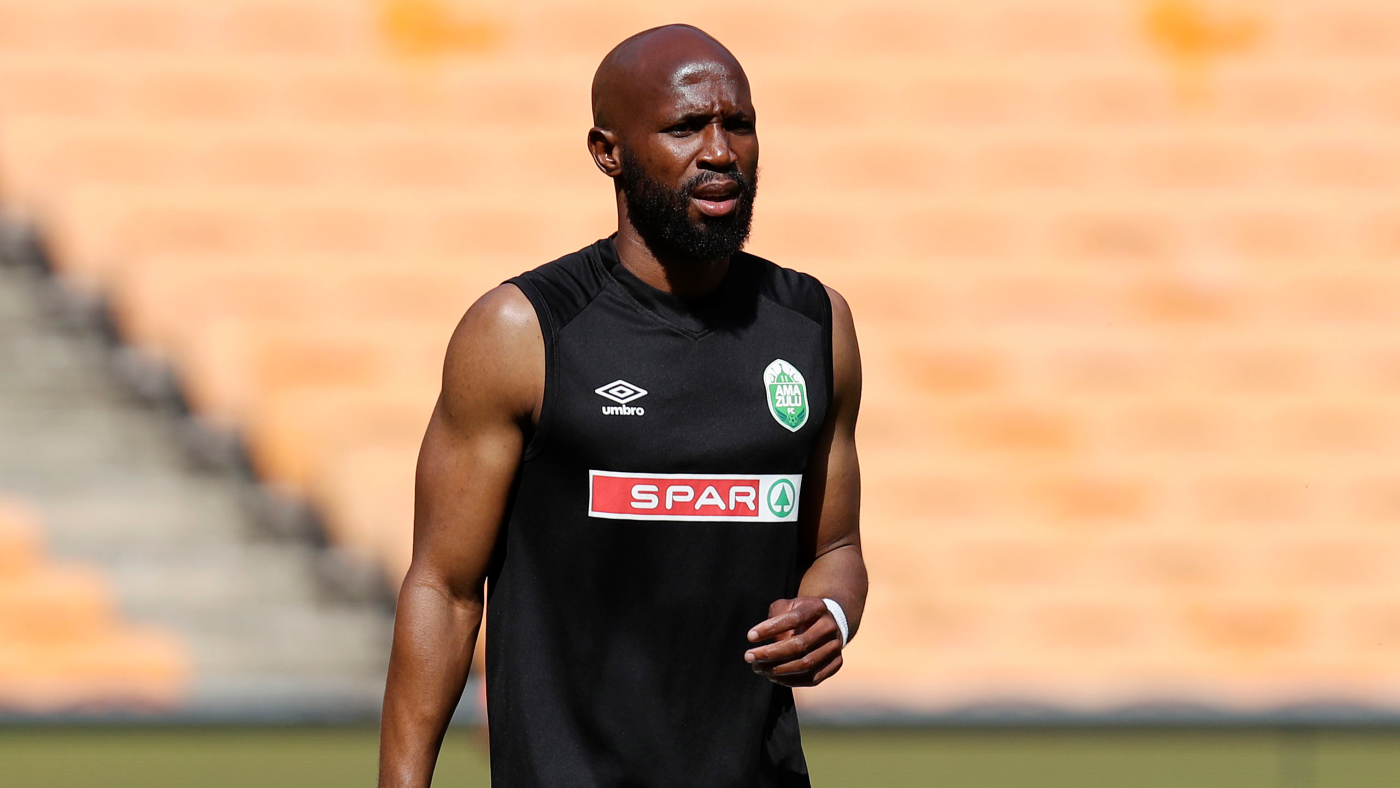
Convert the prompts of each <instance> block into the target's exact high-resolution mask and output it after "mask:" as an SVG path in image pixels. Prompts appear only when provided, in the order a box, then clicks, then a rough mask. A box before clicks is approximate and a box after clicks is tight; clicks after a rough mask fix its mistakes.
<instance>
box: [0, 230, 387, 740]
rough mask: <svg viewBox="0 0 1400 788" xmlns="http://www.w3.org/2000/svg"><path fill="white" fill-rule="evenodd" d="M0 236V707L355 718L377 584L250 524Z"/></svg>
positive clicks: (383, 619) (99, 338)
mask: <svg viewBox="0 0 1400 788" xmlns="http://www.w3.org/2000/svg"><path fill="white" fill-rule="evenodd" d="M9 240H10V241H11V243H9V244H4V245H0V246H3V247H4V248H3V249H0V252H3V253H0V258H3V261H0V370H4V374H3V376H0V436H3V440H0V491H4V493H5V494H6V495H7V496H13V497H7V498H0V718H6V717H18V718H25V717H29V716H32V715H41V716H49V717H52V716H58V717H68V718H72V719H92V718H94V717H99V718H130V719H165V720H176V719H178V720H204V721H219V720H223V719H237V720H262V721H266V722H281V721H292V720H341V719H366V718H372V717H373V715H374V713H375V712H376V710H377V707H378V704H379V700H380V698H381V695H382V691H383V679H384V675H383V671H384V667H385V661H386V657H387V647H388V627H389V618H388V614H387V608H386V607H385V605H384V604H383V596H382V591H380V590H379V589H377V588H373V587H370V588H366V587H360V588H357V589H356V588H351V587H349V586H347V585H346V584H345V583H343V582H342V583H331V582H325V580H326V579H327V577H328V573H340V575H341V579H344V576H345V573H346V572H347V570H352V569H353V567H346V566H342V565H340V564H339V563H338V562H336V561H335V559H334V555H333V554H331V553H326V552H325V551H321V550H318V549H316V548H315V547H314V546H313V545H310V544H307V543H306V542H305V541H304V540H301V539H295V538H288V537H287V535H286V534H278V533H277V532H276V530H275V529H274V528H273V527H272V526H271V525H270V522H271V521H269V519H268V518H267V517H260V516H257V514H256V513H257V512H260V511H264V510H266V509H267V505H266V502H265V501H264V500H263V498H262V496H260V495H259V494H258V493H257V490H256V488H255V487H252V486H250V485H249V484H248V482H247V481H246V478H245V476H246V475H245V474H240V473H239V472H237V469H236V467H229V466H227V464H220V463H217V462H213V461H212V458H210V457H209V456H208V455H209V450H208V449H207V448H205V449H203V450H200V449H199V448H198V447H197V446H192V445H190V440H189V438H190V437H191V434H190V432H189V428H188V426H187V425H183V424H182V422H181V421H180V420H178V419H177V418H175V417H174V413H173V412H172V411H171V410H170V409H169V408H164V407H160V406H158V405H155V404H153V403H152V402H151V401H150V399H149V398H147V397H145V396H143V395H142V394H141V393H140V392H138V391H137V390H136V389H135V388H134V387H133V385H131V384H132V381H131V380H129V373H123V372H122V371H121V368H120V367H121V365H120V358H121V356H120V354H119V353H114V352H113V347H112V346H111V344H110V342H109V341H108V340H107V338H105V337H104V336H103V335H102V334H101V332H100V331H99V330H97V327H96V326H94V325H93V324H92V323H91V318H92V317H93V315H92V314H91V312H90V311H89V310H84V309H83V308H81V307H80V306H78V305H75V304H74V303H73V302H72V299H69V298H66V297H64V295H63V291H61V290H60V289H59V288H58V287H57V286H56V284H55V283H54V282H53V281H52V280H51V279H50V278H49V277H48V276H47V274H46V273H45V272H44V271H43V270H42V269H40V268H38V267H36V266H34V265H32V264H31V263H32V260H27V259H26V256H27V254H29V252H30V250H26V248H25V247H26V245H25V244H23V243H15V241H16V240H17V239H16V238H15V237H14V235H13V233H11V235H10V238H9ZM258 503H262V505H261V506H259V505H255V504H258ZM283 519H284V521H285V520H286V519H287V518H286V517H285V516H284V518H283ZM45 542H46V543H47V545H45ZM45 547H47V551H45V549H44V548H45ZM367 595H368V596H367ZM376 595H377V596H376Z"/></svg>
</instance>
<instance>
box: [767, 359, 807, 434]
mask: <svg viewBox="0 0 1400 788" xmlns="http://www.w3.org/2000/svg"><path fill="white" fill-rule="evenodd" d="M763 388H764V391H765V392H766V393H767V394H768V412H769V413H771V414H773V418H774V419H776V420H777V422H778V423H779V424H781V425H783V427H784V428H786V429H787V430H789V431H791V432H797V431H798V430H800V429H802V425H804V424H806V423H807V412H808V409H807V380H806V378H803V377H802V373H801V372H798V371H797V367H794V366H793V365H791V364H789V363H787V362H786V361H783V360H782V359H780V358H779V359H774V360H773V363H772V364H769V365H768V368H767V369H765V370H763Z"/></svg>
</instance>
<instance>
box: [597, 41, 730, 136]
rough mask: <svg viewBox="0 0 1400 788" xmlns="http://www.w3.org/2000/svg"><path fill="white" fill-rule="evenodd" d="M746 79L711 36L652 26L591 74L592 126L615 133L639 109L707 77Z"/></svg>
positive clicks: (621, 47) (614, 52)
mask: <svg viewBox="0 0 1400 788" xmlns="http://www.w3.org/2000/svg"><path fill="white" fill-rule="evenodd" d="M721 74H722V75H725V76H726V77H728V78H732V79H738V80H742V81H743V82H744V83H746V84H747V82H748V77H747V76H746V75H745V74H744V68H743V66H741V65H739V61H738V59H736V58H735V57H734V55H733V53H731V52H730V51H729V50H728V49H726V48H725V46H724V45H723V44H721V43H720V42H719V41H717V40H716V39H715V38H714V36H711V35H710V34H709V33H706V32H705V31H703V30H701V29H700V28H698V27H693V26H691V25H665V26H662V27H654V28H652V29H650V30H643V31H642V32H640V33H638V34H636V35H634V36H632V37H630V38H628V39H626V40H625V41H623V42H622V43H620V44H618V45H617V46H615V47H613V49H612V51H611V52H609V53H608V54H607V56H606V57H604V58H603V62H602V63H600V64H598V70H597V72H595V73H594V74H593V125H594V126H597V127H599V128H605V129H611V128H616V126H617V124H619V123H622V122H624V121H625V119H626V118H628V117H629V116H630V115H631V114H632V112H633V111H635V110H636V109H637V108H638V107H639V106H645V104H646V102H648V101H651V100H654V99H655V98H656V97H657V95H658V94H664V93H667V92H669V91H670V90H673V89H675V88H678V87H681V86H683V85H685V84H687V83H690V82H693V81H696V80H699V79H703V78H705V77H710V76H718V75H721Z"/></svg>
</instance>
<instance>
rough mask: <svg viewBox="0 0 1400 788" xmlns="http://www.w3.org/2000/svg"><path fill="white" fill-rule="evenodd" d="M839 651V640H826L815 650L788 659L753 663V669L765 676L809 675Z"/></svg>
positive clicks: (823, 665) (824, 664)
mask: <svg viewBox="0 0 1400 788" xmlns="http://www.w3.org/2000/svg"><path fill="white" fill-rule="evenodd" d="M840 651H841V642H840V641H839V640H827V641H826V642H825V643H822V644H821V645H819V646H817V647H816V648H813V649H810V650H807V651H805V652H804V653H801V654H797V655H794V656H793V657H792V658H790V659H784V660H781V661H777V660H774V661H771V662H759V663H754V669H756V670H758V671H759V672H761V673H763V674H764V675H766V676H770V677H771V676H787V675H792V674H795V673H811V672H813V671H816V670H820V669H821V668H823V667H825V666H826V663H827V662H829V661H830V660H831V658H832V657H834V656H835V655H836V654H838V653H840Z"/></svg>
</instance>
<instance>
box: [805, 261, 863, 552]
mask: <svg viewBox="0 0 1400 788" xmlns="http://www.w3.org/2000/svg"><path fill="white" fill-rule="evenodd" d="M828 292H829V293H830V297H831V302H832V304H831V305H832V384H833V385H832V395H831V415H830V417H829V418H828V420H827V423H826V424H825V425H824V429H823V434H822V436H821V441H820V442H819V444H818V448H817V456H816V457H814V459H813V464H812V469H811V470H812V473H813V476H814V477H815V478H813V479H812V481H813V482H814V483H813V484H812V492H813V493H815V495H814V500H812V504H813V505H814V507H815V508H816V512H814V514H815V517H814V518H813V522H812V525H813V533H812V534H811V536H810V549H811V550H812V553H813V557H816V556H820V555H822V554H823V553H826V552H829V551H830V550H833V549H836V548H837V547H841V546H842V545H847V544H856V545H858V544H859V541H860V461H859V458H858V457H857V454H856V417H857V415H858V414H859V411H860V394H861V368H860V349H859V347H858V345H857V343H856V335H855V324H854V321H853V320H852V318H851V313H850V308H849V307H848V306H847V305H846V302H845V299H843V298H842V297H841V296H840V294H838V293H837V292H836V291H834V290H830V289H828Z"/></svg>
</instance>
